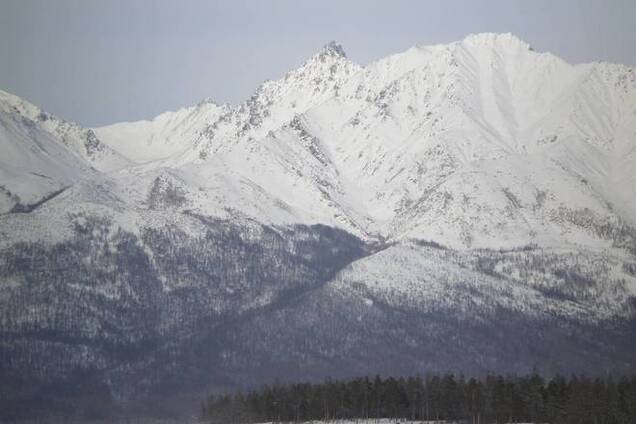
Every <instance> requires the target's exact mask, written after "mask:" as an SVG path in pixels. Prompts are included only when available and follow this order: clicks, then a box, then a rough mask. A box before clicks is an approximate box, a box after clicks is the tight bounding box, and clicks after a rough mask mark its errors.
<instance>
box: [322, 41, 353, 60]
mask: <svg viewBox="0 0 636 424" xmlns="http://www.w3.org/2000/svg"><path fill="white" fill-rule="evenodd" d="M318 56H319V57H324V56H331V57H342V58H346V57H347V54H346V53H345V51H344V49H343V48H342V45H341V44H340V43H338V42H337V41H333V40H332V41H330V42H328V43H327V44H325V45H324V46H323V47H322V49H320V51H319V52H318Z"/></svg>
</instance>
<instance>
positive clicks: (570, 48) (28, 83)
mask: <svg viewBox="0 0 636 424" xmlns="http://www.w3.org/2000/svg"><path fill="white" fill-rule="evenodd" d="M634 16H636V2H633V1H629V0H623V1H614V2H611V3H610V4H604V3H603V2H600V1H589V0H588V1H570V0H568V1H561V2H550V1H536V2H532V3H530V4H529V3H527V2H520V1H488V2H482V3H480V4H476V3H474V2H466V1H451V2H448V1H446V2H438V1H428V2H412V1H407V0H401V1H397V2H392V3H391V4H390V5H389V4H384V3H383V2H376V1H370V2H369V1H365V2H362V1H351V2H346V3H345V4H339V3H338V2H334V1H326V2H319V3H316V2H314V3H310V2H303V3H296V2H293V1H289V0H277V1H270V2H248V1H237V2H220V1H217V2H203V1H199V0H196V1H187V2H180V3H179V4H176V3H171V2H149V1H137V2H134V3H132V4H128V3H126V2H123V1H110V2H82V1H78V0H62V1H56V2H45V1H38V0H26V1H20V2H17V1H8V0H0V58H2V59H1V62H0V63H1V65H0V89H2V90H5V91H8V92H11V93H13V94H16V95H18V96H20V97H23V98H25V99H27V100H29V101H31V102H32V103H34V104H36V105H38V106H40V107H42V108H44V109H45V110H47V111H49V112H52V113H54V114H56V115H58V116H60V117H62V118H64V119H68V120H72V121H76V122H78V123H80V124H82V125H84V126H99V125H106V124H109V123H114V122H119V121H134V120H139V119H149V118H152V117H153V116H156V115H157V114H159V113H161V112H164V111H167V110H175V109H178V108H180V107H183V106H188V105H192V104H196V103H197V102H199V101H200V100H202V99H204V98H212V99H213V100H215V101H217V102H219V103H223V102H229V103H237V102H240V101H242V100H244V99H246V98H248V97H249V96H250V94H251V93H252V92H253V90H254V89H255V88H256V87H257V86H258V85H259V84H260V83H261V82H263V81H264V80H267V79H275V78H277V77H279V76H281V75H282V74H284V72H285V71H287V70H288V69H291V68H293V67H295V66H297V65H299V64H300V63H302V61H303V60H304V59H305V58H307V57H308V56H310V55H311V54H312V53H313V52H315V51H316V50H318V49H320V48H321V46H323V45H324V44H325V43H327V42H329V41H331V40H336V41H338V42H339V43H340V44H342V46H343V47H344V49H345V51H346V52H347V55H348V56H349V57H350V58H351V59H352V60H353V61H355V62H357V63H361V64H366V63H368V62H371V61H373V60H375V59H378V58H381V57H384V56H386V55H388V54H392V53H397V52H400V51H403V50H405V49H407V48H409V47H411V46H413V45H416V44H438V43H447V42H451V41H455V40H459V39H462V38H464V37H465V36H466V35H468V34H470V33H479V32H511V33H513V34H515V35H517V36H518V37H519V38H521V39H523V40H525V41H527V42H528V43H530V44H531V45H532V46H533V47H534V48H535V49H536V50H537V51H549V52H552V53H554V54H556V55H558V56H560V57H562V58H563V59H565V60H567V61H568V62H570V63H581V62H590V61H596V60H602V61H611V62H618V63H624V64H627V65H634V64H636V29H635V26H634V25H631V23H630V21H631V20H632V19H633V17H634Z"/></svg>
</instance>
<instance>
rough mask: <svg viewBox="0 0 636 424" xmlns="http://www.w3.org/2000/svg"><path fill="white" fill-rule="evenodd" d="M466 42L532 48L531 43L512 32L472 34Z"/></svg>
mask: <svg viewBox="0 0 636 424" xmlns="http://www.w3.org/2000/svg"><path fill="white" fill-rule="evenodd" d="M463 42H464V43H467V44H473V45H482V46H488V47H494V46H501V47H507V48H510V47H517V48H522V49H525V50H532V47H531V46H530V44H529V43H527V42H525V41H523V40H522V39H521V38H519V37H517V36H516V35H514V34H512V33H509V32H507V33H495V32H482V33H477V34H470V35H468V36H466V38H464V40H463Z"/></svg>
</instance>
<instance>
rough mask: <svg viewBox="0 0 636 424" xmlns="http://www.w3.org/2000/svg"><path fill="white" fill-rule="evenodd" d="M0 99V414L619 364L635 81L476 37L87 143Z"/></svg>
mask: <svg viewBox="0 0 636 424" xmlns="http://www.w3.org/2000/svg"><path fill="white" fill-rule="evenodd" d="M0 94H2V96H0V107H1V108H0V124H1V126H0V131H1V132H0V148H1V149H2V150H1V152H2V156H0V177H1V178H0V195H1V196H2V197H1V198H0V202H1V203H0V207H1V212H2V213H3V214H2V215H1V216H0V311H1V312H0V335H1V337H0V376H1V377H2V381H8V382H10V383H11V385H10V387H11V388H12V389H11V390H9V391H3V392H2V395H1V397H0V401H1V402H2V404H0V410H2V411H8V412H6V414H7V416H9V415H10V414H15V415H20V414H22V413H23V412H24V411H25V410H28V409H29V408H31V407H32V406H33V405H39V406H40V407H41V408H43V410H46V409H48V408H53V409H56V410H60V411H62V412H64V411H66V412H69V410H70V409H73V408H80V409H81V408H83V407H84V406H86V405H90V404H91V402H92V400H91V399H93V398H92V397H91V396H97V395H99V396H100V398H108V399H111V400H112V401H113V402H115V404H118V402H119V401H121V400H130V399H135V398H139V397H143V396H146V395H153V394H157V393H169V394H174V393H183V392H191V391H195V392H196V391H199V390H204V389H208V388H219V387H235V386H239V385H244V384H260V383H263V382H266V381H271V380H273V379H307V378H323V377H327V376H344V375H354V374H361V373H364V374H368V373H376V372H380V373H392V374H411V373H413V372H421V373H425V372H427V371H462V372H465V373H467V374H473V373H485V372H488V371H497V372H508V371H510V372H526V371H529V370H531V369H533V368H534V369H538V370H540V371H542V372H545V373H553V372H581V371H586V372H590V373H605V372H608V371H612V372H616V373H629V372H633V371H634V367H636V361H635V358H634V356H633V352H634V349H635V348H636V346H634V340H636V334H635V333H634V331H635V329H636V325H635V321H634V317H635V311H634V308H636V303H635V300H634V299H635V298H636V230H635V227H634V225H635V223H634V221H633V219H634V216H636V215H635V212H636V191H634V190H635V189H634V187H636V171H635V170H636V167H635V166H634V164H635V163H636V156H635V154H636V153H635V152H636V78H635V77H634V71H633V69H631V68H628V67H624V66H620V65H612V64H602V63H595V64H586V65H570V64H567V63H565V62H563V61H562V60H560V59H559V58H557V57H555V56H553V55H551V54H548V53H537V52H535V51H533V50H532V49H531V48H530V46H529V45H528V44H527V43H525V42H523V41H521V40H519V39H518V38H516V37H514V36H512V35H509V34H479V35H473V36H469V37H467V38H466V39H464V40H462V41H459V42H456V43H451V44H448V45H438V46H416V47H413V48H411V49H409V50H407V51H405V52H403V53H399V54H396V55H393V56H390V57H387V58H384V59H381V60H378V61H376V62H374V63H371V64H369V65H366V66H359V65H357V64H354V63H353V62H351V61H350V60H349V59H347V57H346V55H345V54H344V51H343V49H342V47H341V46H339V45H338V44H337V43H330V44H328V45H327V46H325V47H324V48H323V49H322V50H320V51H319V52H318V53H316V54H315V55H313V56H312V57H310V58H309V59H308V60H307V61H306V62H305V63H304V64H303V65H302V66H301V67H300V68H298V69H296V70H292V71H290V72H289V73H287V74H286V75H285V76H284V77H282V78H281V79H279V80H276V81H268V82H265V83H264V84H262V85H261V86H260V87H259V88H258V89H257V90H256V92H255V94H254V95H253V96H252V97H251V98H250V99H249V100H248V101H246V102H244V103H242V104H239V105H216V104H214V103H213V102H211V101H204V102H201V103H200V104H198V105H196V106H193V107H190V108H184V109H181V110H179V111H176V112H167V113H165V114H162V115H159V116H158V117H156V118H155V119H153V120H151V121H142V122H133V123H120V124H114V125H111V126H108V127H102V128H96V129H93V130H88V129H82V128H80V127H78V126H77V125H75V124H72V123H67V122H64V121H62V120H59V119H57V118H54V117H52V116H50V115H48V114H46V113H45V112H42V111H40V110H39V109H37V108H36V107H35V106H32V105H30V104H28V103H27V102H24V101H23V100H21V99H18V98H17V97H15V96H11V95H8V94H5V93H0ZM80 380H81V381H85V382H86V383H85V385H77V384H76V383H78V382H79V381H80ZM71 387H78V388H79V389H77V390H75V391H73V390H71ZM20 402H24V403H20ZM115 404H113V405H111V407H115ZM25 405H26V406H25ZM27 406H28V407H27ZM66 408H70V409H66ZM83 413H87V414H90V413H91V411H90V410H85V411H84V412H83Z"/></svg>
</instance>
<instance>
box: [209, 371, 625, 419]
mask: <svg viewBox="0 0 636 424" xmlns="http://www.w3.org/2000/svg"><path fill="white" fill-rule="evenodd" d="M202 418H203V419H204V420H205V421H208V422H213V423H217V422H218V423H250V422H301V421H309V420H324V421H327V420H336V419H370V418H394V419H400V420H424V421H432V420H456V421H462V422H466V423H471V424H481V423H514V422H535V423H538V422H544V423H553V424H560V423H566V424H569V423H572V424H574V423H576V424H587V423H589V424H614V423H616V424H622V423H626V424H627V423H636V377H631V378H629V377H622V378H620V379H618V380H615V379H614V378H612V377H606V378H594V379H592V378H588V377H583V376H572V377H570V378H565V377H563V376H555V377H553V378H551V379H549V380H546V379H544V378H543V377H541V376H540V375H538V374H532V375H527V376H501V375H490V376H487V377H485V378H482V379H475V378H470V379H466V378H464V377H463V376H459V377H457V376H455V375H452V374H447V375H434V376H429V377H426V378H421V377H409V378H392V377H389V378H381V377H379V376H377V377H375V378H372V379H370V378H368V377H365V378H356V379H351V380H327V381H325V382H322V383H296V384H276V385H268V386H264V387H262V388H260V389H258V390H250V391H248V392H242V391H239V392H237V393H234V394H224V395H217V396H214V395H212V396H209V397H208V398H207V399H206V400H205V401H204V403H203V405H202Z"/></svg>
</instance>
